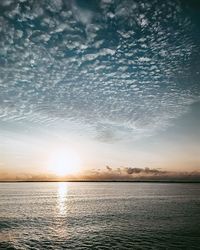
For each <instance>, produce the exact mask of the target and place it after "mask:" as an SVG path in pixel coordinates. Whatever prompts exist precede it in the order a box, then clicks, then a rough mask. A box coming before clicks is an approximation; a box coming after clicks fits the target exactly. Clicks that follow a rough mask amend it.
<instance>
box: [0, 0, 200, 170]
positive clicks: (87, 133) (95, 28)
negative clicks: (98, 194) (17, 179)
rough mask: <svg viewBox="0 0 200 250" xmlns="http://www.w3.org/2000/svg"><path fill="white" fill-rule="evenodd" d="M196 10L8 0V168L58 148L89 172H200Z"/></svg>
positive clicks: (2, 15) (3, 136)
mask: <svg viewBox="0 0 200 250" xmlns="http://www.w3.org/2000/svg"><path fill="white" fill-rule="evenodd" d="M199 11H200V6H199V4H198V1H191V2H190V3H187V2H186V1H176V0H175V1H171V0H169V1H158V0H154V1H145V0H142V1H128V0H124V1H117V0H116V1H114V0H101V1H100V0H99V1H96V0H95V1H94V0H92V1H89V0H88V1H86V0H85V1H80V0H79V1H75V0H70V1H64V0H49V1H36V0H31V1H27V0H18V1H16V0H15V1H14V0H13V1H12V0H2V1H1V2H0V32H1V36H0V76H1V77H0V149H1V153H0V162H1V163H0V164H1V165H0V168H1V169H2V171H4V172H6V171H10V170H12V171H19V172H23V171H25V170H26V172H27V171H30V172H31V171H32V170H34V169H35V171H36V170H37V171H38V172H39V171H42V164H43V163H42V161H43V155H45V154H46V151H49V150H52V148H59V147H61V148H65V147H66V148H73V150H75V151H76V152H78V154H79V155H80V158H82V161H83V164H82V165H83V166H84V168H96V167H97V168H101V167H105V165H106V164H108V165H111V166H113V167H115V166H116V167H119V166H121V165H127V166H130V167H131V166H133V165H136V166H137V167H146V166H148V167H156V168H163V169H167V170H173V169H174V170H184V171H185V170H187V171H194V170H195V171H197V170H199V163H200V158H199V153H200V152H199V148H200V147H199V146H200V145H199V138H200V132H199V105H200V104H199V102H200V69H199V64H200V29H199V27H200V19H199ZM60 145H61V146H60ZM50 148H51V149H50ZM119 152H120V153H119ZM47 154H48V153H47ZM36 159H37V160H36ZM35 161H36V162H35ZM27 165H28V166H31V167H30V169H29V168H28V167H27Z"/></svg>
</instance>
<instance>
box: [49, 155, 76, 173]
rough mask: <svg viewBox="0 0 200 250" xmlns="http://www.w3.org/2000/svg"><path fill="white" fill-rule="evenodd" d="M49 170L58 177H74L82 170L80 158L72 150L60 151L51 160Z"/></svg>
mask: <svg viewBox="0 0 200 250" xmlns="http://www.w3.org/2000/svg"><path fill="white" fill-rule="evenodd" d="M48 168H49V171H50V172H52V173H53V174H56V175H58V176H65V175H73V174H75V173H77V172H78V171H79V170H80V158H79V156H78V155H77V154H76V153H75V152H73V151H71V150H59V151H57V152H55V153H53V154H52V155H51V157H50V158H49V161H48Z"/></svg>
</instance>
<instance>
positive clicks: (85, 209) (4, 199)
mask: <svg viewBox="0 0 200 250" xmlns="http://www.w3.org/2000/svg"><path fill="white" fill-rule="evenodd" d="M0 249H20V250H21V249H22V250H23V249H53V250H56V249H77V250H79V249H200V185H199V184H167V183H78V182H77V183H1V184H0Z"/></svg>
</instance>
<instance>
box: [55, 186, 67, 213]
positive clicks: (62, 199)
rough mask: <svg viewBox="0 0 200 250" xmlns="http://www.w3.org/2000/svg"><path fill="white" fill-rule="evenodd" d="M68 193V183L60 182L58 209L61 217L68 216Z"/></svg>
mask: <svg viewBox="0 0 200 250" xmlns="http://www.w3.org/2000/svg"><path fill="white" fill-rule="evenodd" d="M67 193H68V185H67V183H66V182H59V184H58V201H57V203H58V209H59V213H60V215H65V214H66V200H67Z"/></svg>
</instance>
